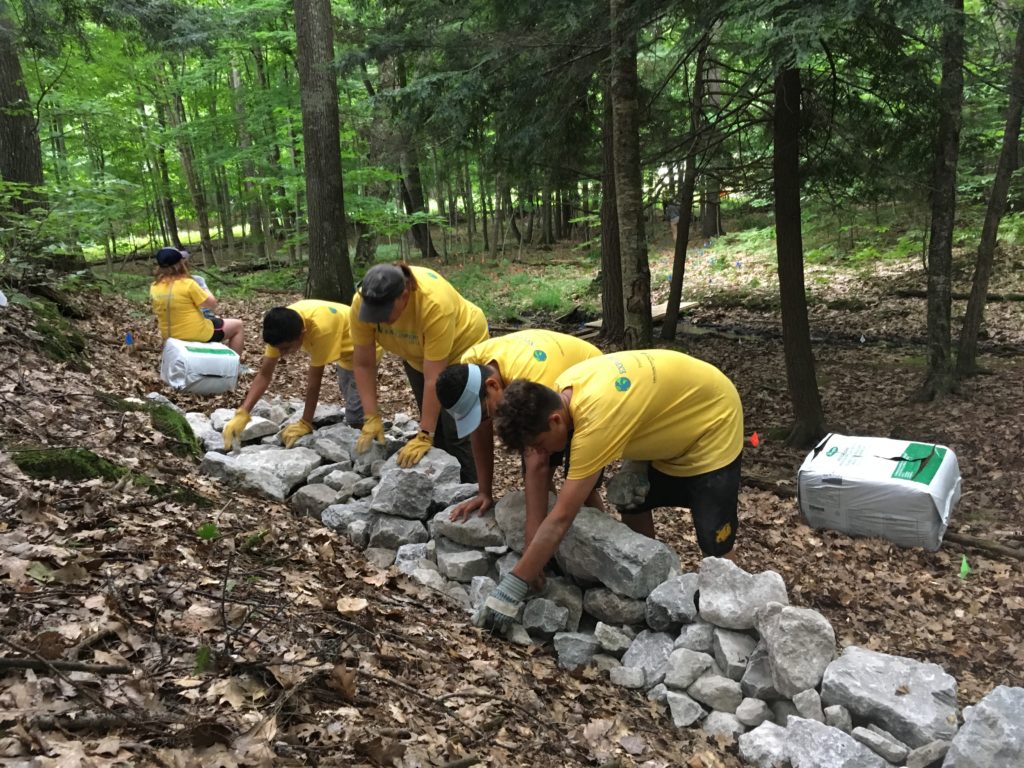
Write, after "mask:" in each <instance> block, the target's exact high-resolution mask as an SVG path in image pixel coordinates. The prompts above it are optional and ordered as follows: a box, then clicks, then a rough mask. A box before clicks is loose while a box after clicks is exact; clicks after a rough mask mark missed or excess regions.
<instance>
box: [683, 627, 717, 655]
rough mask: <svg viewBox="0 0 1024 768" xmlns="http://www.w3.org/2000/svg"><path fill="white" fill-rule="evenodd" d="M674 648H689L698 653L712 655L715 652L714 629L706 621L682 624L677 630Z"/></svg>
mask: <svg viewBox="0 0 1024 768" xmlns="http://www.w3.org/2000/svg"><path fill="white" fill-rule="evenodd" d="M674 647H676V648H689V649H690V650H691V651H697V652H698V653H708V654H710V653H714V651H715V627H714V625H713V624H708V623H707V622H706V621H700V620H698V621H696V622H694V623H693V624H684V625H683V628H682V629H680V630H679V637H677V638H676V640H675V643H674Z"/></svg>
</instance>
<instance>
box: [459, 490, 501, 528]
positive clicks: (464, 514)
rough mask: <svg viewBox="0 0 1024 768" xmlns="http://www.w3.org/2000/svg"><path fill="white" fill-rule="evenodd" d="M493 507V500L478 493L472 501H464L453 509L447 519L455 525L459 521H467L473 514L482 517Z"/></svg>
mask: <svg viewBox="0 0 1024 768" xmlns="http://www.w3.org/2000/svg"><path fill="white" fill-rule="evenodd" d="M493 506H494V499H492V498H491V497H490V496H487V495H485V494H483V493H478V494H477V495H476V496H474V497H473V498H472V499H466V500H465V501H463V502H461V503H460V504H459V505H458V506H457V507H455V509H453V510H452V511H451V514H449V515H448V519H449V520H451V521H452V522H453V523H457V522H459V521H460V520H468V519H469V518H471V517H472V516H473V514H474V513H475V514H477V515H482V514H484V512H486V511H487V510H488V509H490V508H491V507H493Z"/></svg>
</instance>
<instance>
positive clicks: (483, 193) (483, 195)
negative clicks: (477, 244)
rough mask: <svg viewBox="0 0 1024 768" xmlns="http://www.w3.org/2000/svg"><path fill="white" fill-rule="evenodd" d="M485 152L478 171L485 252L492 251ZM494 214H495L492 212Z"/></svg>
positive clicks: (481, 232) (481, 224)
mask: <svg viewBox="0 0 1024 768" xmlns="http://www.w3.org/2000/svg"><path fill="white" fill-rule="evenodd" d="M482 156H483V153H482V152H481V153H480V158H479V159H478V160H477V164H476V172H477V175H478V176H479V177H480V178H479V180H480V234H481V235H483V238H484V252H485V253H488V254H489V253H491V243H490V234H489V233H488V230H487V176H486V175H485V174H484V163H483V160H482ZM492 215H493V214H492Z"/></svg>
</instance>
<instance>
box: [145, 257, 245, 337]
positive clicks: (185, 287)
mask: <svg viewBox="0 0 1024 768" xmlns="http://www.w3.org/2000/svg"><path fill="white" fill-rule="evenodd" d="M188 258H189V253H188V251H180V250H178V249H177V248H170V247H167V248H161V249H160V250H159V251H157V252H156V264H157V267H156V275H155V277H154V280H153V284H152V285H150V286H149V299H150V305H151V306H152V308H153V314H154V315H155V316H156V319H157V323H158V324H159V326H160V335H161V336H162V337H163V338H165V339H181V340H182V341H202V342H208V341H219V342H223V343H225V344H227V346H229V347H231V349H233V350H234V351H235V352H236V353H238V354H239V355H241V354H242V350H243V349H244V348H245V338H244V336H243V328H242V321H241V320H238V319H236V318H233V317H226V318H221V317H217V315H215V314H214V312H213V311H214V310H215V309H216V308H217V299H216V298H214V295H213V294H212V293H211V292H210V290H209V289H208V288H207V287H206V281H204V280H203V279H202V278H201V277H199V276H193V275H192V274H191V273H190V272H189V269H188Z"/></svg>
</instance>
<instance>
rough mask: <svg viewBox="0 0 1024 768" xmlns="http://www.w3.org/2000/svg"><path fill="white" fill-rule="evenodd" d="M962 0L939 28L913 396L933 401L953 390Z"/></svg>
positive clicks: (955, 0)
mask: <svg viewBox="0 0 1024 768" xmlns="http://www.w3.org/2000/svg"><path fill="white" fill-rule="evenodd" d="M963 66H964V2H963V0H948V15H947V17H946V20H945V22H944V25H943V30H942V81H941V83H940V85H939V100H940V103H939V116H938V122H939V124H938V134H937V136H936V141H935V166H934V169H933V173H932V199H931V217H932V222H931V230H930V232H929V236H928V372H927V374H926V376H925V381H924V383H923V384H922V385H921V389H920V390H919V391H918V393H917V398H918V399H919V400H922V401H928V400H934V399H935V398H938V397H942V396H943V395H945V394H947V393H949V392H951V391H953V389H954V388H955V387H956V380H955V378H954V376H953V365H952V360H951V357H950V347H951V340H950V314H951V311H952V298H951V296H950V291H951V290H952V288H951V282H952V274H953V226H954V224H955V218H956V166H957V161H958V160H959V158H960V127H961V124H962V118H963V116H962V107H963V94H964V71H963Z"/></svg>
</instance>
